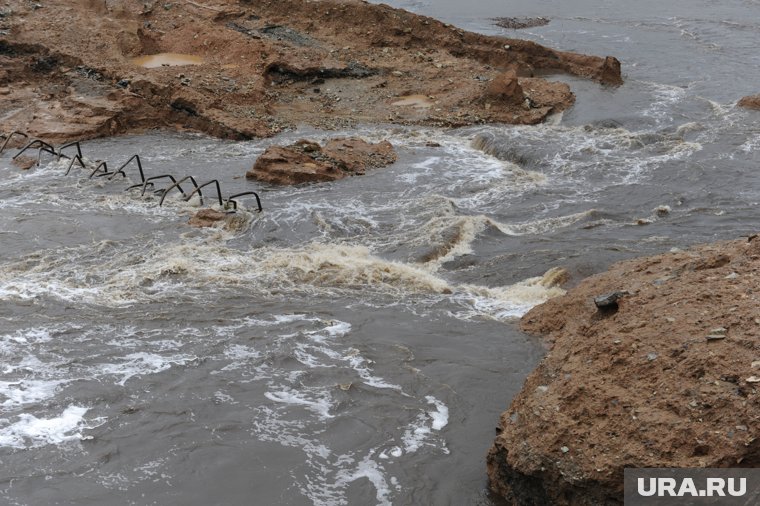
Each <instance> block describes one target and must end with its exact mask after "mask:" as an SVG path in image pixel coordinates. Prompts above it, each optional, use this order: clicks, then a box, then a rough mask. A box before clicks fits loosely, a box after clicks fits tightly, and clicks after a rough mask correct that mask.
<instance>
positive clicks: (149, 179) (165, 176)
mask: <svg viewBox="0 0 760 506" xmlns="http://www.w3.org/2000/svg"><path fill="white" fill-rule="evenodd" d="M158 179H171V181H172V183H173V184H175V185H176V186H177V189H178V190H179V191H181V192H182V195H184V194H185V191H184V190H183V189H182V187H181V186H180V185H179V183H177V180H176V179H174V176H172V175H171V174H163V175H161V176H153V177H149V178H147V179H146V180H145V182H143V183H142V184H140V183H138V184H133V185H132V186H130V187H129V188H127V189H126V190H124V191H129V190H132V189H133V188H142V191H141V192H140V196H143V195H145V189H146V188H147V187H148V186H154V185H153V183H151V181H156V180H158ZM163 192H164V190H156V193H163Z"/></svg>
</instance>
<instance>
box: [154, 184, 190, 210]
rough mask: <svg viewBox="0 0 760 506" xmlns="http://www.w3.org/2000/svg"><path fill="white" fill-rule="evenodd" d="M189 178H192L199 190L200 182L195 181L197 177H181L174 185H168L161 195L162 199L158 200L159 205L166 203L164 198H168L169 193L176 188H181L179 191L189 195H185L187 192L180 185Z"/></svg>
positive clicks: (183, 194)
mask: <svg viewBox="0 0 760 506" xmlns="http://www.w3.org/2000/svg"><path fill="white" fill-rule="evenodd" d="M188 179H189V180H190V182H191V183H193V186H195V190H198V183H197V182H196V181H195V178H194V177H193V176H185V177H183V178H182V179H180V180H179V181H177V182H176V183H174V184H173V185H171V186H170V187H168V188H167V189H165V190H164V193H163V194H162V195H161V200H160V201H159V202H158V205H159V207H160V206H162V205H164V199H165V198H166V196H167V195H169V192H170V191H172V190H173V189H174V188H177V189H179V191H181V192H182V196H183V197H186V196H187V195H185V192H184V191H182V188H181V187H180V184H181V183H184V182H185V181H187V180H188Z"/></svg>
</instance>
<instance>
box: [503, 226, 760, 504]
mask: <svg viewBox="0 0 760 506" xmlns="http://www.w3.org/2000/svg"><path fill="white" fill-rule="evenodd" d="M617 291H620V292H622V291H625V292H627V293H626V294H625V296H624V297H620V298H618V299H616V307H615V308H612V309H611V310H603V309H599V308H597V306H596V305H595V304H594V299H595V297H598V296H600V295H604V294H609V293H614V292H617ZM758 294H760V239H757V238H751V240H750V241H747V240H746V239H745V240H741V241H734V242H730V243H722V244H714V245H709V246H702V247H699V248H695V249H692V250H688V251H683V252H676V253H668V254H665V255H660V256H655V257H650V258H643V259H637V260H631V261H627V262H622V263H620V264H616V265H614V266H613V267H612V268H611V269H610V270H609V271H608V272H606V273H603V274H600V275H597V276H593V277H591V278H589V279H587V280H585V281H583V282H582V283H581V284H580V285H579V286H578V287H576V288H575V289H573V290H571V291H569V292H568V293H567V294H566V295H564V296H561V297H558V298H556V299H552V300H550V301H548V302H546V303H545V304H543V305H541V306H538V307H536V308H534V309H533V310H532V311H530V312H529V313H528V314H526V315H525V316H524V317H523V319H522V328H523V329H524V330H525V331H527V332H529V333H532V334H540V335H543V336H546V339H547V342H548V345H549V348H550V351H549V353H548V355H547V356H546V358H545V359H544V360H543V361H542V362H541V364H540V365H539V367H538V368H537V369H536V370H535V371H534V372H533V373H531V375H530V376H529V377H528V379H527V380H526V382H525V385H524V387H523V389H522V391H521V393H520V394H519V395H518V396H517V397H516V398H515V399H514V400H513V402H512V404H511V406H510V407H509V409H508V410H507V411H506V412H505V413H504V414H503V415H502V417H501V423H500V427H499V430H500V433H499V435H498V436H497V437H496V440H495V442H494V445H493V447H492V448H491V450H490V452H489V454H488V475H489V478H490V485H491V488H492V489H493V490H494V491H495V492H496V493H498V494H499V495H501V496H503V497H505V498H507V499H508V500H509V501H510V502H511V503H513V504H521V505H523V504H524V505H534V504H535V505H539V504H558V505H598V504H622V502H623V469H624V468H625V467H756V466H758V465H760V424H759V423H758V420H760V391H759V388H758V387H760V317H758V312H757V304H758V301H757V299H758Z"/></svg>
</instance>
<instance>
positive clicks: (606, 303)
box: [594, 291, 628, 309]
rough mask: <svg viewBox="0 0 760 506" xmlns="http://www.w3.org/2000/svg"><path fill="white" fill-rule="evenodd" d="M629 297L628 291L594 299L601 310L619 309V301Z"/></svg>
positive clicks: (607, 294) (611, 293)
mask: <svg viewBox="0 0 760 506" xmlns="http://www.w3.org/2000/svg"><path fill="white" fill-rule="evenodd" d="M626 295H628V292H626V291H617V292H610V293H606V294H604V295H600V296H598V297H594V304H596V307H598V308H599V309H617V307H618V301H619V300H620V299H621V298H623V297H625V296H626Z"/></svg>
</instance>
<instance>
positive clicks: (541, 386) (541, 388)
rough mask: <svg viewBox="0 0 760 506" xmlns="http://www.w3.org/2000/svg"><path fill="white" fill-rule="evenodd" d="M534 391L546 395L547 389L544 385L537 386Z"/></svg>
mask: <svg viewBox="0 0 760 506" xmlns="http://www.w3.org/2000/svg"><path fill="white" fill-rule="evenodd" d="M536 391H538V392H541V393H542V394H543V393H546V392H548V391H549V387H548V386H546V385H539V386H537V387H536Z"/></svg>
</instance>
